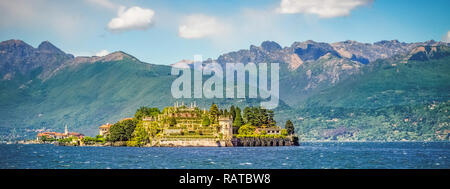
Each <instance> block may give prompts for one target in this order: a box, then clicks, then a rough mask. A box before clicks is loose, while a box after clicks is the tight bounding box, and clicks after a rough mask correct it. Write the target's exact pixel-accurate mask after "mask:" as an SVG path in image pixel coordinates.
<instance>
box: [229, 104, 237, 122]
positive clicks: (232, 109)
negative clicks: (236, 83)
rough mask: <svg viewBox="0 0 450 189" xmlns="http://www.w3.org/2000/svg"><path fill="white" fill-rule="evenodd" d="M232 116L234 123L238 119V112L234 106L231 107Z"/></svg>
mask: <svg viewBox="0 0 450 189" xmlns="http://www.w3.org/2000/svg"><path fill="white" fill-rule="evenodd" d="M230 115H231V118H233V121H234V118H235V117H236V110H235V108H234V105H231V107H230Z"/></svg>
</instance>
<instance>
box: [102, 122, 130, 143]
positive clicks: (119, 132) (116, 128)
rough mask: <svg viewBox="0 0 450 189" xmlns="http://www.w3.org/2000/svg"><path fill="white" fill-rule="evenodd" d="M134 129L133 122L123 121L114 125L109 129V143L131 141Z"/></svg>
mask: <svg viewBox="0 0 450 189" xmlns="http://www.w3.org/2000/svg"><path fill="white" fill-rule="evenodd" d="M135 127H136V121H135V120H124V121H120V122H117V123H115V124H114V125H112V126H111V128H110V129H109V137H108V140H109V141H127V140H130V139H131V135H132V134H133V132H134V128H135Z"/></svg>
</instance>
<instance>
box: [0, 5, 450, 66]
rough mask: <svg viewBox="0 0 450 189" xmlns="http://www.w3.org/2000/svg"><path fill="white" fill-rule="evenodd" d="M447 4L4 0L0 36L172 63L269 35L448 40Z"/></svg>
mask: <svg viewBox="0 0 450 189" xmlns="http://www.w3.org/2000/svg"><path fill="white" fill-rule="evenodd" d="M449 8H450V1H448V0H434V1H433V0H431V1H423V0H422V1H421V0H408V1H405V0H375V1H373V0H315V1H313V0H297V1H295V0H244V1H237V0H227V1H218V0H214V1H204V0H172V1H143V0H78V1H72V0H70V1H69V0H15V1H10V0H0V37H1V38H0V40H1V41H4V40H8V39H21V40H24V41H25V42H27V43H29V44H31V45H32V46H35V47H36V46H37V45H39V43H40V42H42V41H45V40H48V41H50V42H52V43H53V44H55V45H56V46H58V47H60V48H61V49H62V50H63V51H65V52H68V53H72V54H74V55H88V56H91V55H95V54H97V53H98V52H100V51H102V50H103V51H106V52H114V51H118V50H122V51H125V52H127V53H129V54H131V55H134V56H136V57H137V58H138V59H140V60H142V61H145V62H148V63H155V64H172V63H175V62H177V61H179V60H181V59H192V58H193V56H194V55H195V54H201V55H203V57H204V58H209V57H211V58H217V56H219V55H220V54H222V53H226V52H230V51H235V50H239V49H247V48H249V46H250V45H252V44H253V45H259V44H260V43H261V42H262V41H265V40H272V41H276V42H278V43H279V44H280V45H281V46H290V45H291V44H292V43H293V42H294V41H305V40H310V39H311V40H314V41H321V42H338V41H344V40H356V41H360V42H368V43H373V42H376V41H380V40H392V39H398V40H400V41H403V42H419V41H426V40H431V39H432V40H436V41H442V40H444V41H448V40H450V39H449V38H450V36H448V35H449V34H450V33H449V30H450V11H448V9H449Z"/></svg>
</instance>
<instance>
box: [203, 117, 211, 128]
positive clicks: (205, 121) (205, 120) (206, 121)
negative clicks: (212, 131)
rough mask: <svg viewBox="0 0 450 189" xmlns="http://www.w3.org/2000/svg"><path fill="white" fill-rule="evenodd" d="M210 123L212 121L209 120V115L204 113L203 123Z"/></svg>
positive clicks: (204, 124)
mask: <svg viewBox="0 0 450 189" xmlns="http://www.w3.org/2000/svg"><path fill="white" fill-rule="evenodd" d="M210 124H211V121H210V120H209V117H208V116H207V115H204V116H203V119H202V125H203V126H209V125H210Z"/></svg>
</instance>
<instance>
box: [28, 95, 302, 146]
mask: <svg viewBox="0 0 450 189" xmlns="http://www.w3.org/2000/svg"><path fill="white" fill-rule="evenodd" d="M98 129H99V135H97V136H96V137H89V136H84V135H83V134H80V133H73V132H72V134H71V132H68V131H67V126H66V129H65V133H53V132H45V133H39V134H38V135H37V138H36V141H37V142H38V143H54V144H56V145H69V146H132V147H189V146H192V147H194V146H204V147H237V146H295V145H298V137H297V136H296V135H295V133H294V125H293V124H292V122H291V121H290V120H287V121H286V124H285V126H284V128H281V127H280V126H278V125H277V124H276V121H275V119H274V112H273V111H272V110H268V109H265V108H263V107H245V108H244V110H243V111H241V109H240V108H239V107H235V106H233V105H232V106H231V107H230V108H229V109H227V108H224V109H219V107H218V106H217V105H216V104H214V103H213V104H212V105H211V107H210V108H209V110H206V109H200V108H199V107H197V106H196V104H195V102H193V103H190V105H189V106H187V105H185V104H184V103H183V102H182V103H178V102H176V103H175V104H174V105H173V106H169V107H165V108H164V109H163V110H162V111H160V110H159V109H158V108H154V107H140V108H139V109H138V110H137V111H136V113H135V115H134V117H129V118H124V119H121V120H120V121H118V122H116V123H114V124H110V123H106V124H103V125H101V126H100V127H99V128H98ZM75 134H76V135H75Z"/></svg>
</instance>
